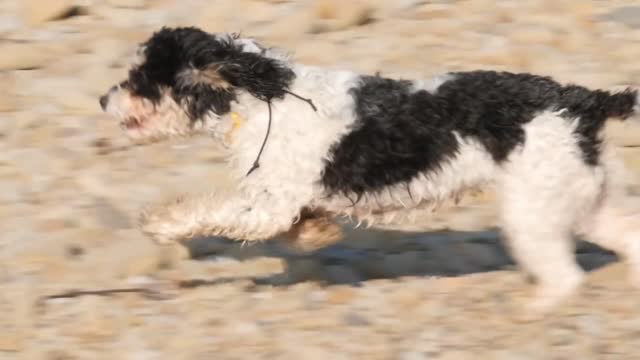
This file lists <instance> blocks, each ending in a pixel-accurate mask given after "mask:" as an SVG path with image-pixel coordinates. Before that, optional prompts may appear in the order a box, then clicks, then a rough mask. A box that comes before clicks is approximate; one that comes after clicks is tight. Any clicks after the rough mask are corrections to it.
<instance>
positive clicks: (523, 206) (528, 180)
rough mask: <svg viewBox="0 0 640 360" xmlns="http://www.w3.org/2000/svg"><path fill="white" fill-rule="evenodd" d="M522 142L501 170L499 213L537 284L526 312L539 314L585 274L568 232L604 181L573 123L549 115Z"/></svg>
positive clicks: (514, 250) (522, 264)
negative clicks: (583, 148)
mask: <svg viewBox="0 0 640 360" xmlns="http://www.w3.org/2000/svg"><path fill="white" fill-rule="evenodd" d="M525 131H526V139H527V140H526V142H525V144H524V145H523V146H522V147H521V148H520V149H517V150H515V151H514V153H513V154H512V155H511V156H510V158H509V159H508V161H507V162H506V163H504V164H503V166H502V169H503V170H502V174H501V176H500V179H499V183H500V185H501V188H502V189H501V192H500V194H499V195H500V207H501V209H500V211H501V220H502V229H503V231H504V233H505V235H506V238H507V245H508V247H509V248H510V251H511V253H512V255H513V257H514V259H515V260H516V262H517V264H518V265H519V266H520V267H521V268H522V269H523V270H524V271H525V272H527V273H528V274H529V275H531V276H532V277H533V279H534V280H535V282H536V290H535V296H534V298H533V299H532V300H531V301H530V304H529V307H528V309H527V310H528V312H529V315H532V316H534V317H536V316H538V315H543V314H544V313H546V312H547V311H548V310H551V308H553V307H554V306H555V305H557V304H558V303H560V302H562V301H563V300H564V299H566V298H567V297H569V296H570V295H572V293H573V292H574V291H575V290H576V289H577V288H578V287H579V286H580V284H581V283H582V281H583V278H584V272H583V271H582V269H581V268H580V267H579V266H578V264H577V263H576V261H575V256H574V241H573V237H572V231H573V229H574V227H575V224H576V222H577V221H578V219H580V218H581V217H582V216H583V213H584V212H585V210H584V209H587V208H590V207H592V206H593V204H594V203H595V202H596V201H597V198H598V194H599V193H600V191H601V189H602V176H601V175H599V171H598V169H597V168H591V167H589V166H588V165H587V164H585V162H584V160H583V159H582V158H581V154H580V151H579V149H578V147H577V144H576V140H575V138H574V135H573V132H572V126H571V123H570V122H569V121H568V120H566V119H563V118H560V117H558V116H556V115H555V114H553V113H545V114H543V115H541V116H538V117H536V118H535V119H533V121H532V122H531V123H530V124H527V125H526V126H525Z"/></svg>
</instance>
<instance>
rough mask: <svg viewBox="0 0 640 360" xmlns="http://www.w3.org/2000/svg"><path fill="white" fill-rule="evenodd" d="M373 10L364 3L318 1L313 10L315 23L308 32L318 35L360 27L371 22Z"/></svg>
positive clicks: (331, 0)
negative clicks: (319, 33)
mask: <svg viewBox="0 0 640 360" xmlns="http://www.w3.org/2000/svg"><path fill="white" fill-rule="evenodd" d="M374 10H375V9H374V8H373V6H372V5H371V4H369V3H368V2H365V1H338V0H319V1H317V2H316V5H315V8H314V15H315V17H316V22H315V23H313V24H312V25H311V28H310V30H311V32H314V33H318V32H326V31H337V30H344V29H347V28H350V27H356V26H361V25H364V24H367V23H369V22H370V21H371V20H372V16H373V13H374Z"/></svg>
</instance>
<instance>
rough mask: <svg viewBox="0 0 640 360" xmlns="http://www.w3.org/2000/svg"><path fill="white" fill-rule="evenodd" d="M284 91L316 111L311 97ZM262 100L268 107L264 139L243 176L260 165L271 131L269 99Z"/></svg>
mask: <svg viewBox="0 0 640 360" xmlns="http://www.w3.org/2000/svg"><path fill="white" fill-rule="evenodd" d="M285 92H286V93H287V94H289V95H293V96H295V97H296V98H298V99H300V100H302V101H305V102H306V103H307V104H309V106H311V108H312V109H313V111H318V109H317V108H316V106H315V105H314V104H313V101H312V100H311V99H307V98H303V97H302V96H300V95H298V94H294V93H292V92H291V91H289V90H285ZM264 102H266V103H267V107H268V108H269V122H268V123H267V133H266V134H265V135H264V140H263V141H262V146H261V147H260V151H259V152H258V156H256V160H255V161H254V162H253V165H252V166H251V169H249V171H248V172H247V175H245V176H249V175H250V174H251V173H252V172H254V171H255V170H256V169H257V168H259V167H260V157H261V156H262V152H263V151H264V147H265V146H266V145H267V139H269V134H270V133H271V116H272V114H271V99H266V100H264Z"/></svg>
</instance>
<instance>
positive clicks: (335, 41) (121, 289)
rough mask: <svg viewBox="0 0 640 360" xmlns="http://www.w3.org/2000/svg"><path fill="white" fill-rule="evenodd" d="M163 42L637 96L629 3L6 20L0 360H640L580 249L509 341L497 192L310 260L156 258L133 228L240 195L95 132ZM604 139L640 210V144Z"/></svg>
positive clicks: (178, 6)
mask: <svg viewBox="0 0 640 360" xmlns="http://www.w3.org/2000/svg"><path fill="white" fill-rule="evenodd" d="M165 25H166V26H177V25H193V26H198V27H201V28H203V29H205V30H208V31H211V32H241V33H242V34H243V35H245V36H250V37H255V38H257V39H259V40H260V41H261V42H263V43H264V44H266V45H269V46H277V47H282V48H284V49H286V50H288V51H290V52H292V53H293V54H294V57H295V59H296V61H300V62H306V63H309V64H317V65H323V66H328V67H338V68H351V69H354V70H358V71H361V72H364V73H374V72H376V71H379V72H380V73H381V74H382V75H383V76H400V77H405V78H415V77H429V76H433V75H437V74H439V73H442V72H446V71H459V70H475V69H479V68H482V69H496V70H509V71H528V72H536V73H539V74H543V75H550V76H554V77H556V78H557V79H558V80H560V81H562V82H575V83H579V84H582V85H586V86H590V87H603V88H612V87H615V86H619V85H626V84H636V85H638V84H640V1H631V0H627V1H622V0H609V1H587V0H574V1H569V0H520V1H517V0H510V1H509V0H498V1H488V0H464V1H463V0H460V1H455V0H450V1H446V0H441V1H436V0H433V1H418V0H397V1H392V0H372V1H358V0H342V1H340V0H306V1H288V0H217V1H211V0H209V1H207V0H183V1H178V0H104V1H98V0H21V1H20V0H0V359H16V358H23V359H52V360H53V359H56V360H62V359H406V360H418V359H436V358H437V359H467V358H481V359H567V358H584V359H591V358H594V359H595V358H598V359H600V358H602V359H605V358H606V359H614V358H615V359H632V358H637V357H638V356H640V336H638V334H639V333H640V312H638V309H639V308H640V306H639V305H640V297H638V296H637V295H638V294H637V293H635V292H633V291H631V290H630V288H629V287H628V286H627V283H626V273H625V269H624V266H623V265H620V264H619V263H617V262H616V258H615V256H614V255H612V254H610V253H607V252H605V251H602V250H601V249H598V248H596V247H594V246H592V245H589V244H586V243H582V242H581V243H579V244H578V248H577V256H578V259H579V261H580V263H581V264H582V265H583V266H584V267H585V268H587V269H589V270H594V271H593V273H592V276H591V277H590V280H589V283H588V284H587V286H585V289H584V290H583V291H582V292H581V293H580V294H579V295H578V296H577V297H576V298H575V299H572V301H571V302H570V303H568V304H566V305H565V306H563V307H561V308H560V309H558V311H557V313H556V314H554V316H552V317H551V318H549V319H546V320H544V321H542V322H538V323H534V324H527V325H521V324H516V323H514V322H513V321H512V318H513V316H514V314H516V312H517V310H518V299H521V298H522V297H523V296H526V295H527V294H528V293H527V291H528V290H527V289H528V288H527V287H526V283H525V279H524V278H523V277H522V275H521V274H520V273H518V272H517V271H516V269H515V268H514V265H513V262H512V261H511V259H510V258H509V255H508V252H507V251H506V250H505V249H504V248H503V246H502V245H501V243H500V240H499V235H498V233H497V232H495V231H494V230H493V228H494V225H495V219H494V212H493V205H494V204H493V202H492V194H491V193H490V192H487V193H484V194H479V195H476V196H473V197H467V198H464V199H462V203H461V206H460V207H458V208H456V209H454V208H451V207H448V206H445V208H444V209H442V211H441V212H439V213H435V214H430V215H429V216H425V218H424V219H420V223H419V224H416V225H415V226H412V227H410V228H409V227H407V228H399V229H382V230H353V229H351V228H350V227H349V226H347V230H348V234H349V236H348V239H347V240H346V241H345V242H343V243H340V244H337V245H335V246H332V247H331V248H327V249H323V250H321V251H318V252H316V253H313V254H308V255H303V254H296V253H293V252H291V251H290V250H288V249H287V248H285V247H282V246H280V244H278V243H277V242H273V243H270V244H264V245H257V246H251V247H245V248H242V249H241V248H240V247H239V246H238V245H237V244H231V243H228V242H226V241H225V240H222V239H204V240H197V241H194V242H193V243H192V244H190V245H189V247H188V248H180V247H169V248H167V247H162V248H161V247H157V246H155V245H153V244H152V243H151V242H150V241H149V240H148V239H146V238H145V237H144V236H142V234H140V233H139V232H138V230H137V229H136V218H137V216H138V213H139V211H140V209H141V208H142V207H143V206H145V205H148V204H152V203H155V202H157V201H160V200H162V199H165V198H168V197H171V196H172V195H174V194H176V193H179V192H182V191H184V190H185V189H187V190H189V191H198V190H204V189H206V188H207V187H209V188H210V187H212V186H232V184H231V182H230V181H229V179H228V178H227V177H226V174H227V171H226V169H225V168H224V165H223V164H221V162H220V152H219V149H217V148H216V146H215V144H214V143H212V141H210V140H209V139H206V138H203V139H199V138H196V139H187V140H176V141H172V142H168V143H162V144H155V145H151V146H145V147H136V146H131V144H129V143H128V141H127V140H126V139H124V138H123V137H121V134H120V132H119V129H118V124H117V120H113V119H109V118H107V117H105V116H103V115H102V114H101V112H100V108H99V105H98V96H99V95H100V94H102V93H103V92H105V91H106V90H107V89H108V88H109V87H110V86H111V85H113V84H114V83H115V82H117V81H120V80H121V79H124V77H125V76H126V66H127V64H128V61H129V59H130V57H131V56H132V54H133V52H134V50H135V47H136V45H137V43H139V42H141V41H144V40H145V39H146V38H147V37H149V36H150V34H151V33H152V32H153V31H155V30H158V29H159V28H160V27H161V26H165ZM607 132H608V135H609V136H610V137H611V138H612V139H613V141H614V142H615V143H616V144H617V145H618V146H619V147H620V151H621V152H622V154H623V156H624V159H625V161H626V162H627V164H628V165H629V169H630V170H631V176H632V179H634V180H635V184H636V185H632V187H631V192H632V193H633V194H635V196H636V197H635V198H634V199H637V200H640V190H639V188H638V186H637V183H638V180H640V124H639V122H636V123H635V124H633V123H632V121H629V122H627V123H625V124H623V123H619V122H612V123H610V126H609V128H608V129H607ZM638 203H639V204H640V201H638ZM605 265H606V266H605ZM559 276H561V275H560V274H559Z"/></svg>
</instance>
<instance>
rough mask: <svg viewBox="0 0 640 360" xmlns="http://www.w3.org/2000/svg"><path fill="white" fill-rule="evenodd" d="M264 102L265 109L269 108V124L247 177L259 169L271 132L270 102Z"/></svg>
mask: <svg viewBox="0 0 640 360" xmlns="http://www.w3.org/2000/svg"><path fill="white" fill-rule="evenodd" d="M265 101H266V103H267V107H268V108H269V122H268V123H267V133H266V134H265V135H264V140H263V141H262V146H261V147H260V151H259V152H258V156H257V157H256V160H255V161H254V162H253V166H251V169H249V172H247V175H245V176H249V175H250V174H251V173H252V172H253V171H254V170H256V169H257V168H259V167H260V156H262V152H263V151H264V147H265V145H267V139H268V138H269V133H270V132H271V100H265Z"/></svg>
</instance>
